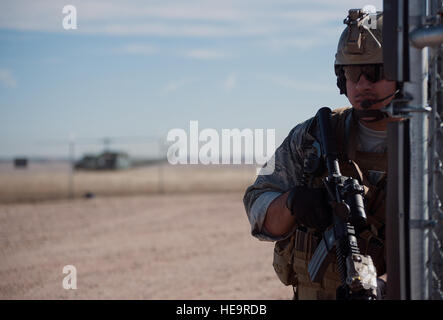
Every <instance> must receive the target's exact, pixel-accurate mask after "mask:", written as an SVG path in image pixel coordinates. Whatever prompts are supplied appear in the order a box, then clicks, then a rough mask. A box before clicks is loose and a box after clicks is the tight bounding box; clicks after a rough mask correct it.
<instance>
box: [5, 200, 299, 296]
mask: <svg viewBox="0 0 443 320" xmlns="http://www.w3.org/2000/svg"><path fill="white" fill-rule="evenodd" d="M242 196H243V194H242V193H206V194H203V193H196V194H163V195H158V194H157V195H155V194H152V195H147V196H125V197H102V198H93V199H89V200H87V199H77V200H72V201H68V200H66V201H52V202H40V203H27V204H2V205H0V226H1V229H0V298H1V299H209V300H216V299H290V298H291V297H292V294H291V292H292V289H291V288H290V287H285V286H284V285H283V284H281V283H280V281H279V280H278V278H277V276H276V275H275V273H274V270H273V267H272V251H273V243H270V242H262V241H259V240H257V239H255V238H253V237H252V236H251V235H250V226H249V223H248V221H247V217H246V214H245V212H244V208H243V203H242ZM66 265H73V266H74V267H75V268H76V275H77V289H76V290H66V289H64V288H63V286H62V283H63V279H64V277H66V276H67V274H64V273H63V267H64V266H66Z"/></svg>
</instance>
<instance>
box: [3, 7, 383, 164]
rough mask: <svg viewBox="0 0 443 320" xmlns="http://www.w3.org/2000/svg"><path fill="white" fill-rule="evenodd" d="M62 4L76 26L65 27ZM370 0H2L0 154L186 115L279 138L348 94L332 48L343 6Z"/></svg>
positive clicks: (177, 122) (34, 150) (145, 132)
mask: <svg viewBox="0 0 443 320" xmlns="http://www.w3.org/2000/svg"><path fill="white" fill-rule="evenodd" d="M67 4H72V5H74V6H75V7H76V9H77V24H78V28H77V29H76V30H65V29H63V26H62V21H63V18H64V16H65V15H64V14H63V13H62V8H63V7H64V6H65V5H67ZM366 4H372V5H374V6H375V7H376V8H377V9H378V10H382V1H381V0H377V1H368V0H366V1H359V0H349V1H344V0H337V1H327V0H309V1H295V0H294V1H289V0H272V1H270V0H236V1H233V0H223V1H221V0H219V1H214V0H207V1H196V0H188V1H178V0H177V1H175V0H170V1H168V0H163V1H116V0H108V1H99V0H88V1H86V0H84V1H69V2H68V1H56V0H48V1H32V0H30V1H23V0H10V1H4V0H3V1H1V2H0V110H1V114H0V158H5V157H13V156H17V155H27V156H66V155H67V147H66V146H67V144H66V141H68V138H69V136H70V135H73V136H74V137H75V139H76V140H77V142H78V143H79V146H78V148H77V152H78V153H79V154H81V153H82V152H84V151H88V148H90V147H88V146H86V145H83V147H82V145H81V142H82V141H99V139H101V138H103V137H106V136H110V137H145V136H146V137H158V138H166V135H167V132H168V131H169V130H170V129H173V128H183V129H185V130H187V131H188V130H189V121H190V120H198V121H199V127H200V129H204V128H215V129H217V130H221V129H222V128H224V129H229V128H240V129H242V128H251V129H255V128H260V129H275V130H276V136H277V145H278V144H279V143H280V142H281V141H282V139H283V138H284V137H285V136H286V135H287V133H288V132H289V130H290V129H291V128H292V127H294V126H295V125H296V124H297V123H299V122H301V121H303V120H305V119H307V118H308V117H310V116H313V115H314V114H315V112H316V110H317V109H319V108H320V107H323V106H331V107H340V106H343V105H347V104H348V101H347V99H346V97H344V96H340V95H339V93H338V89H337V88H336V85H335V81H336V79H335V75H334V72H333V63H334V54H335V50H336V46H337V41H338V38H339V36H340V33H341V31H342V30H343V28H344V25H343V19H344V18H345V17H346V14H347V10H348V9H349V8H356V7H363V6H364V5H366ZM116 141H118V140H116ZM122 141H123V140H122ZM127 141H130V139H129V138H128V139H127ZM126 145H127V146H126V147H127V148H129V149H130V150H129V151H130V152H133V153H137V152H139V151H140V153H141V154H143V153H146V150H147V149H148V148H150V147H148V146H147V145H142V146H141V145H132V146H129V144H126ZM95 147H97V146H95ZM122 147H123V148H125V145H123V144H122Z"/></svg>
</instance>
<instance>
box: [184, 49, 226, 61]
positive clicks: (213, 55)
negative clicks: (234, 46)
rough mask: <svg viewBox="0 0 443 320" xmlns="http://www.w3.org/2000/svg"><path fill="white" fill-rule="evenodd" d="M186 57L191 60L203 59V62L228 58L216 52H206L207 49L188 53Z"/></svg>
mask: <svg viewBox="0 0 443 320" xmlns="http://www.w3.org/2000/svg"><path fill="white" fill-rule="evenodd" d="M185 55H186V56H187V57H189V58H194V59H203V60H211V59H221V58H225V57H227V55H226V54H225V53H222V52H219V51H215V50H206V49H196V50H190V51H188V52H186V54H185Z"/></svg>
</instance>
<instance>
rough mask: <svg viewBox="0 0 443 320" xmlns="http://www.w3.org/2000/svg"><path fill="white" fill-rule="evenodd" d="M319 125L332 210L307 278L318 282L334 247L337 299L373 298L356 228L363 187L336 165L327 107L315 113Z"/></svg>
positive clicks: (371, 274) (370, 268)
mask: <svg viewBox="0 0 443 320" xmlns="http://www.w3.org/2000/svg"><path fill="white" fill-rule="evenodd" d="M316 119H317V124H318V126H319V128H320V135H321V149H322V155H323V157H324V159H325V161H326V166H327V170H328V176H327V177H326V178H324V180H323V182H324V184H325V186H326V190H327V192H328V198H329V203H330V204H331V206H332V210H333V226H332V227H331V228H329V229H328V230H327V231H325V232H324V233H323V237H322V239H321V241H320V243H319V245H318V247H317V248H316V250H315V252H314V255H313V256H312V259H311V261H310V262H309V265H308V272H309V276H310V277H311V281H313V282H320V281H321V279H322V278H323V275H324V272H325V271H326V269H327V267H328V265H329V263H330V261H331V253H332V252H331V251H332V248H333V247H334V246H335V249H336V250H335V251H336V258H337V265H338V270H339V273H340V280H341V286H340V287H339V288H337V299H339V300H342V299H343V300H354V299H360V300H375V299H376V297H377V273H376V270H375V266H374V264H373V262H372V258H371V257H370V256H369V255H362V254H361V253H360V250H359V247H358V244H357V238H356V230H357V231H359V230H361V229H362V228H363V227H364V226H365V225H366V213H365V209H364V204H363V194H364V189H363V186H361V185H360V184H359V182H358V181H357V180H356V179H353V178H351V177H345V176H342V175H341V173H340V167H339V164H338V157H337V148H336V141H335V134H334V133H333V132H332V130H331V124H330V119H331V109H329V108H321V109H320V110H319V111H318V112H317V115H316Z"/></svg>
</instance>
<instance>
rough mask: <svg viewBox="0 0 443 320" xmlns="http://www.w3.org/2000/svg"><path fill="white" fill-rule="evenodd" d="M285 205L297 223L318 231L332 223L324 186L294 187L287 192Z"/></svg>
mask: <svg viewBox="0 0 443 320" xmlns="http://www.w3.org/2000/svg"><path fill="white" fill-rule="evenodd" d="M286 207H287V208H288V209H289V211H291V214H292V215H293V216H294V217H295V222H296V223H297V224H302V225H304V226H306V227H309V228H315V229H318V230H320V231H323V230H325V229H326V228H327V227H328V226H330V225H331V224H332V209H331V207H330V205H329V204H328V196H327V191H326V189H325V188H308V187H304V186H297V187H294V188H293V189H292V190H291V191H290V192H289V196H288V199H287V201H286Z"/></svg>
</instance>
